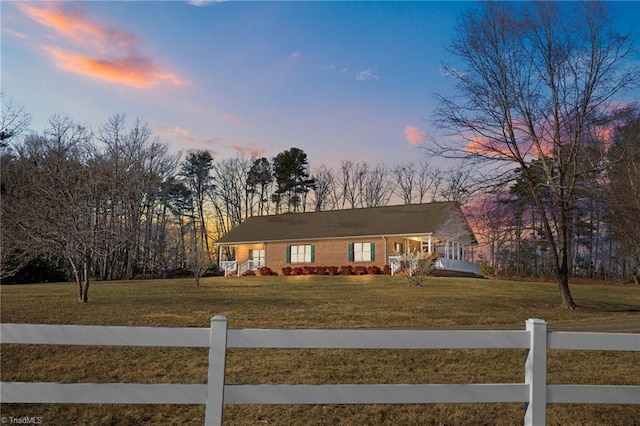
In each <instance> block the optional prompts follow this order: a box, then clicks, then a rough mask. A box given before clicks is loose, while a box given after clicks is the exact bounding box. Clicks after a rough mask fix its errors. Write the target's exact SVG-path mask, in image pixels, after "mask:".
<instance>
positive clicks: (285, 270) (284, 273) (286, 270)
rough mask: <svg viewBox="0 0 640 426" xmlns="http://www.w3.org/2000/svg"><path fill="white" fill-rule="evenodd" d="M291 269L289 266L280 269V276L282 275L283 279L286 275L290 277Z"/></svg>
mask: <svg viewBox="0 0 640 426" xmlns="http://www.w3.org/2000/svg"><path fill="white" fill-rule="evenodd" d="M291 271H292V269H291V267H290V266H285V267H284V268H282V275H284V276H285V277H286V276H288V275H291Z"/></svg>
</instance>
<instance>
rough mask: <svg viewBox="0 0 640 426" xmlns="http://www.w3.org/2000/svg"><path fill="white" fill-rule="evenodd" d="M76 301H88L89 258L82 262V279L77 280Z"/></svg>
mask: <svg viewBox="0 0 640 426" xmlns="http://www.w3.org/2000/svg"><path fill="white" fill-rule="evenodd" d="M78 278H80V277H78ZM78 301H79V302H82V303H87V302H88V301H89V260H88V259H85V260H84V261H83V262H82V280H79V281H78Z"/></svg>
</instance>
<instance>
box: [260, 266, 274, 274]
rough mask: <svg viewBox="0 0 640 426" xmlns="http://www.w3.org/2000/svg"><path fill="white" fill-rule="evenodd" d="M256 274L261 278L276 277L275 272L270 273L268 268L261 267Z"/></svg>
mask: <svg viewBox="0 0 640 426" xmlns="http://www.w3.org/2000/svg"><path fill="white" fill-rule="evenodd" d="M258 272H260V275H262V276H269V275H278V273H277V272H275V271H272V270H271V268H269V267H268V266H263V267H262V268H260V269H258Z"/></svg>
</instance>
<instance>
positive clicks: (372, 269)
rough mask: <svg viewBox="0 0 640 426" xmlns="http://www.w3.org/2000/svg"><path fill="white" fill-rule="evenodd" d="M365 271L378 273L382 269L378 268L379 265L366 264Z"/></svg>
mask: <svg viewBox="0 0 640 426" xmlns="http://www.w3.org/2000/svg"><path fill="white" fill-rule="evenodd" d="M367 272H368V273H370V274H374V275H380V273H381V272H382V270H381V269H380V267H379V266H376V265H371V266H367Z"/></svg>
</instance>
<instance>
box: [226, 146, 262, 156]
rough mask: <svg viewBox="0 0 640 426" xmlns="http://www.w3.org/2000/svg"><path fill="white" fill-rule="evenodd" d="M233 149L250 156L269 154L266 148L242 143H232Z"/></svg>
mask: <svg viewBox="0 0 640 426" xmlns="http://www.w3.org/2000/svg"><path fill="white" fill-rule="evenodd" d="M231 149H232V150H233V151H235V152H237V153H239V154H240V153H244V154H248V155H249V156H250V157H264V156H265V155H266V154H267V151H266V150H265V149H261V148H252V147H246V146H240V145H232V146H231Z"/></svg>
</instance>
